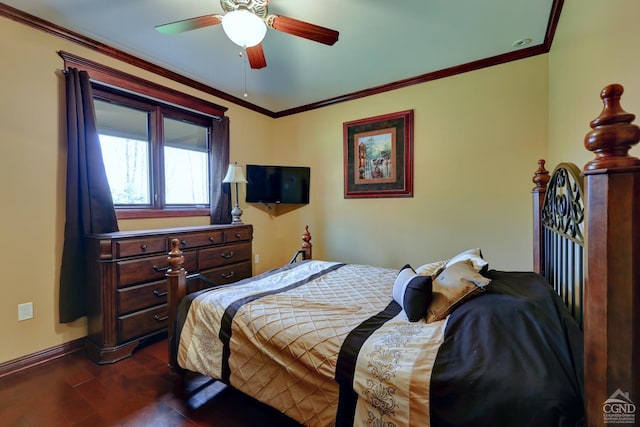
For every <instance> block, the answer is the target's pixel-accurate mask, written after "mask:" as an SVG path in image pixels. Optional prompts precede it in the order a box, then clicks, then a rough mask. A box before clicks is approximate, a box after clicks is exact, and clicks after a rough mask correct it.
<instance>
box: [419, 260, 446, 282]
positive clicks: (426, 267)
mask: <svg viewBox="0 0 640 427" xmlns="http://www.w3.org/2000/svg"><path fill="white" fill-rule="evenodd" d="M446 263H447V261H436V262H430V263H428V264H423V265H421V266H420V267H418V268H416V274H418V275H419V276H431V277H433V278H434V279H435V278H436V276H437V275H438V274H439V273H440V272H441V271H442V270H443V269H444V265H445V264H446Z"/></svg>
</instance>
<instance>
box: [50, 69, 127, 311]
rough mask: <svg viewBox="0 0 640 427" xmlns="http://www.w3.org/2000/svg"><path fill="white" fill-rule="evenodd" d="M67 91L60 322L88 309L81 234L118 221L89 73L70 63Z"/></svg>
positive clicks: (105, 228)
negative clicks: (65, 194)
mask: <svg viewBox="0 0 640 427" xmlns="http://www.w3.org/2000/svg"><path fill="white" fill-rule="evenodd" d="M65 86H66V95H67V140H68V143H67V201H66V209H67V214H66V223H65V227H64V247H63V251H62V268H61V271H60V306H59V312H60V322H61V323H67V322H71V321H73V320H75V319H77V318H79V317H82V316H85V315H86V314H87V310H86V287H87V284H88V277H87V268H86V267H87V261H86V258H85V255H86V245H85V239H84V236H85V235H87V234H92V233H106V232H111V231H118V220H117V218H116V213H115V209H114V207H113V199H112V198H111V191H110V189H109V183H108V181H107V175H106V173H105V170H104V163H103V162H102V150H101V148H100V140H99V139H98V132H97V131H96V118H95V111H94V108H93V96H92V94H91V84H90V82H89V75H88V74H87V73H86V72H85V71H78V70H77V69H75V68H69V69H68V70H67V72H66V73H65Z"/></svg>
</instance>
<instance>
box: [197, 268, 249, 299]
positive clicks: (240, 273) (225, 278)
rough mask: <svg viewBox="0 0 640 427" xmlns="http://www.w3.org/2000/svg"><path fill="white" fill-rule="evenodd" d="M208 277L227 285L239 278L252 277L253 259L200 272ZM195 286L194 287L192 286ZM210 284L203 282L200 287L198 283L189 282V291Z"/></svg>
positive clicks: (219, 283)
mask: <svg viewBox="0 0 640 427" xmlns="http://www.w3.org/2000/svg"><path fill="white" fill-rule="evenodd" d="M200 274H202V275H203V276H205V277H206V278H207V279H209V280H211V281H212V282H213V283H215V284H216V285H226V284H227V283H233V282H237V281H238V280H242V279H246V278H247V277H251V261H245V262H241V263H239V264H233V265H228V266H225V267H219V268H214V269H212V270H206V271H202V272H200ZM192 286H193V288H192ZM209 286H211V285H210V284H206V285H205V284H202V285H201V286H200V287H199V286H198V285H197V284H195V283H194V284H193V285H191V284H189V291H190V292H193V290H197V289H202V288H204V287H209Z"/></svg>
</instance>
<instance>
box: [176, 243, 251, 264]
mask: <svg viewBox="0 0 640 427" xmlns="http://www.w3.org/2000/svg"><path fill="white" fill-rule="evenodd" d="M247 260H251V244H250V243H239V244H237V245H226V246H223V247H219V248H206V249H200V250H199V251H198V267H199V268H200V271H202V270H205V269H208V268H214V267H220V266H223V265H227V264H234V263H237V262H241V261H247ZM187 271H189V270H187Z"/></svg>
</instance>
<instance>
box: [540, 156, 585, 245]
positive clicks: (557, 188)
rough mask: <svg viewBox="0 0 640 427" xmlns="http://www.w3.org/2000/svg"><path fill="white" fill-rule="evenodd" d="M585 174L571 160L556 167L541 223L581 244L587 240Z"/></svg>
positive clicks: (543, 208)
mask: <svg viewBox="0 0 640 427" xmlns="http://www.w3.org/2000/svg"><path fill="white" fill-rule="evenodd" d="M583 202H584V195H583V192H582V175H581V173H580V170H579V169H578V167H577V166H576V165H574V164H572V163H561V164H559V165H558V166H557V167H556V169H555V170H554V171H553V175H552V176H551V181H550V182H549V187H548V189H547V194H546V197H545V200H544V205H543V207H542V225H543V226H544V227H546V228H550V229H552V230H554V231H555V232H556V233H559V234H562V235H564V236H565V237H567V238H568V239H571V240H572V241H574V242H575V243H578V244H579V245H583V244H584V204H583Z"/></svg>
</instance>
